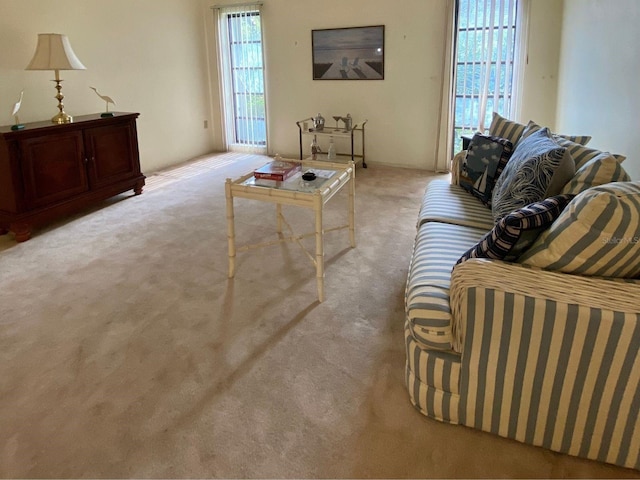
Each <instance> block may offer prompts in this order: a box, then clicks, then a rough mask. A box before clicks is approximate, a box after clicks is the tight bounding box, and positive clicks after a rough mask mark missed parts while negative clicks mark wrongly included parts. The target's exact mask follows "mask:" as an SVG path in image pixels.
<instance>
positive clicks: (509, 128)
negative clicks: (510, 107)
mask: <svg viewBox="0 0 640 480" xmlns="http://www.w3.org/2000/svg"><path fill="white" fill-rule="evenodd" d="M525 128H526V125H522V124H521V123H518V122H514V121H513V120H509V119H507V118H504V117H503V116H502V115H500V114H499V113H497V112H493V116H492V117H491V125H489V135H491V136H494V137H500V138H506V139H507V140H509V141H510V142H511V143H512V144H513V145H515V144H516V143H518V140H520V137H521V136H522V132H524V129H525Z"/></svg>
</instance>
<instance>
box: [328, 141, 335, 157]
mask: <svg viewBox="0 0 640 480" xmlns="http://www.w3.org/2000/svg"><path fill="white" fill-rule="evenodd" d="M335 159H336V144H335V143H333V137H329V150H327V160H335Z"/></svg>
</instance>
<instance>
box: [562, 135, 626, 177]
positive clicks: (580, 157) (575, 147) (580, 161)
mask: <svg viewBox="0 0 640 480" xmlns="http://www.w3.org/2000/svg"><path fill="white" fill-rule="evenodd" d="M554 139H555V140H556V141H557V142H558V145H560V146H561V147H565V148H566V149H567V150H568V152H569V154H571V158H573V161H574V163H575V166H576V170H578V169H579V168H580V167H582V166H583V165H584V164H585V163H587V162H588V161H589V160H591V159H592V158H595V157H597V156H598V155H600V154H602V153H605V152H602V151H601V150H598V149H596V148H591V147H585V146H584V145H580V144H579V143H576V142H572V141H571V140H567V139H566V138H562V137H560V136H558V135H555V136H554ZM609 155H611V156H612V157H613V158H615V159H616V160H618V162H620V163H622V162H623V161H624V160H625V159H626V158H627V157H625V156H624V155H619V154H617V153H610V154H609Z"/></svg>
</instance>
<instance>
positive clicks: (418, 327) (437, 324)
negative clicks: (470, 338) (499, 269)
mask: <svg viewBox="0 0 640 480" xmlns="http://www.w3.org/2000/svg"><path fill="white" fill-rule="evenodd" d="M463 193H464V192H463ZM464 194H465V195H466V196H469V195H468V194H467V193H464ZM485 233H486V230H481V229H477V228H470V227H463V226H460V225H451V224H448V223H440V222H427V223H425V224H424V225H422V226H421V227H420V228H419V229H418V233H417V235H416V241H415V244H414V248H413V256H412V260H411V266H410V269H409V276H408V278H407V285H406V292H405V308H406V314H407V320H408V322H409V328H410V329H411V332H412V334H413V337H414V338H415V339H416V341H417V342H418V343H419V344H421V345H422V346H424V347H427V348H431V349H437V350H450V349H451V341H452V338H453V337H452V336H451V309H450V306H449V286H450V284H451V269H452V268H453V265H454V264H455V263H456V261H457V260H458V258H460V255H462V254H463V253H464V252H465V251H466V250H468V249H469V248H470V247H471V246H472V245H474V244H475V243H477V242H478V240H479V239H480V238H481V237H482V236H483V235H484V234H485Z"/></svg>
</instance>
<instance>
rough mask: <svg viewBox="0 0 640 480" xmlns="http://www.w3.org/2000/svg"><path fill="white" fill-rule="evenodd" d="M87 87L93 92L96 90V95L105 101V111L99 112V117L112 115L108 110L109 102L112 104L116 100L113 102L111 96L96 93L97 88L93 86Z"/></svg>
mask: <svg viewBox="0 0 640 480" xmlns="http://www.w3.org/2000/svg"><path fill="white" fill-rule="evenodd" d="M89 88H90V89H91V90H93V91H94V92H96V95H98V96H99V97H100V98H101V99H102V100H104V101H105V103H106V111H105V112H104V113H102V114H100V116H101V117H113V113H112V112H110V111H109V104H110V103H111V104H112V105H115V104H116V102H114V101H113V99H112V98H111V97H108V96H107V95H100V94H99V93H98V90H96V88H95V87H89Z"/></svg>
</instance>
